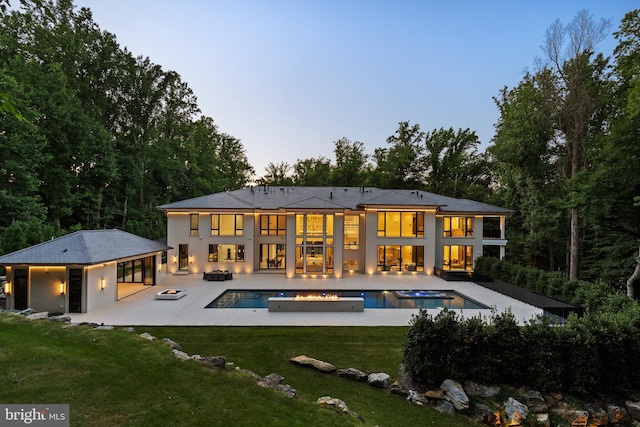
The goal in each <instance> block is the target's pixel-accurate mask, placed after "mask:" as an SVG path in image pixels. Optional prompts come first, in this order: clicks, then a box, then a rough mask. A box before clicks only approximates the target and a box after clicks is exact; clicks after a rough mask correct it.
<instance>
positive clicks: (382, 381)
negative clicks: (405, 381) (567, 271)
mask: <svg viewBox="0 0 640 427" xmlns="http://www.w3.org/2000/svg"><path fill="white" fill-rule="evenodd" d="M390 378H391V377H390V376H389V374H386V373H384V372H376V373H373V374H369V376H368V377H367V383H368V384H369V385H370V386H373V387H378V388H387V385H388V384H389V379H390Z"/></svg>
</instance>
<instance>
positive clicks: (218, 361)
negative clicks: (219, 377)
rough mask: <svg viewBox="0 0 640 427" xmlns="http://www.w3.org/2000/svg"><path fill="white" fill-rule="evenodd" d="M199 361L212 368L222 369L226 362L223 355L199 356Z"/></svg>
mask: <svg viewBox="0 0 640 427" xmlns="http://www.w3.org/2000/svg"><path fill="white" fill-rule="evenodd" d="M200 362H202V363H204V364H205V365H208V366H211V367H214V368H220V369H224V368H225V366H226V364H227V359H226V358H225V357H224V356H209V357H202V358H200Z"/></svg>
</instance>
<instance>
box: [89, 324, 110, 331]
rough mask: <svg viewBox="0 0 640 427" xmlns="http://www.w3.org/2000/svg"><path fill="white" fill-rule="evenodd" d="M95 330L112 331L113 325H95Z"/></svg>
mask: <svg viewBox="0 0 640 427" xmlns="http://www.w3.org/2000/svg"><path fill="white" fill-rule="evenodd" d="M93 329H95V330H96V331H113V329H114V328H113V326H111V325H100V326H96V327H95V328H93Z"/></svg>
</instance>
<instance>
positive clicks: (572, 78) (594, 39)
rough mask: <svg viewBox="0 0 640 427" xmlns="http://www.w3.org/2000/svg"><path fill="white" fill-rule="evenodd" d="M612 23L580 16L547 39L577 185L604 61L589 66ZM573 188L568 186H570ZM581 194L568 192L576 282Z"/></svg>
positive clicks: (553, 87)
mask: <svg viewBox="0 0 640 427" xmlns="http://www.w3.org/2000/svg"><path fill="white" fill-rule="evenodd" d="M610 25H611V22H610V20H606V19H602V20H601V21H600V22H599V23H596V22H595V21H594V20H593V18H592V17H591V16H590V15H589V13H588V11H586V10H581V11H580V12H578V14H577V15H576V17H575V18H574V19H573V21H572V22H571V23H569V24H568V25H566V26H565V25H563V24H562V23H561V22H560V21H559V20H556V21H555V22H554V23H553V24H552V25H551V26H550V27H549V28H548V30H547V32H546V34H545V42H544V45H543V51H544V53H545V55H546V58H547V60H548V64H549V68H550V69H551V70H552V71H553V72H554V73H555V78H554V79H550V80H549V83H551V84H550V85H549V87H548V90H550V92H551V93H552V96H553V97H555V99H556V100H557V103H558V114H557V125H558V130H560V131H561V132H562V137H563V141H562V143H563V144H564V146H565V155H566V159H567V168H566V173H567V179H568V180H573V181H574V182H575V181H576V179H577V176H578V173H579V172H580V170H581V169H582V168H583V167H584V165H585V160H586V159H585V156H584V154H585V149H586V147H587V145H588V144H589V143H590V141H592V139H593V138H594V131H597V129H599V128H600V127H601V124H599V123H596V122H595V121H594V119H595V118H597V116H598V114H597V111H598V109H599V108H600V105H599V95H598V93H597V88H598V84H597V79H598V78H600V76H597V74H598V73H599V72H601V71H602V66H603V65H602V63H603V59H602V58H601V57H600V56H599V57H598V58H596V60H595V61H593V62H592V57H593V55H594V52H595V48H596V46H597V45H598V44H599V43H600V42H601V41H602V40H603V39H604V38H605V37H606V36H607V34H608V31H609V29H610ZM570 185H572V183H570ZM579 209H580V200H579V194H578V193H577V192H576V191H575V190H572V191H571V192H570V207H569V210H570V234H569V235H570V239H569V280H572V281H573V280H577V279H578V263H579V251H580V245H579V240H580V235H579V231H580V225H579Z"/></svg>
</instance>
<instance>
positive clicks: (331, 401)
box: [316, 396, 364, 422]
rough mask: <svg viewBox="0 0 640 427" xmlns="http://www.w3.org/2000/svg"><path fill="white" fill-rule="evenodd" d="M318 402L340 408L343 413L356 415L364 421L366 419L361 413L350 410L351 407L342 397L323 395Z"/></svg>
mask: <svg viewBox="0 0 640 427" xmlns="http://www.w3.org/2000/svg"><path fill="white" fill-rule="evenodd" d="M316 402H317V403H318V404H319V405H327V406H333V407H335V408H338V409H339V410H340V411H342V412H343V413H345V414H347V415H351V416H353V417H356V418H358V419H359V420H360V421H362V422H364V419H363V418H362V417H361V416H360V415H358V414H357V413H355V412H353V411H351V410H349V408H348V407H347V404H346V403H344V402H343V401H342V400H340V399H336V398H335V397H331V396H322V397H319V398H318V400H317V401H316Z"/></svg>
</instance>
